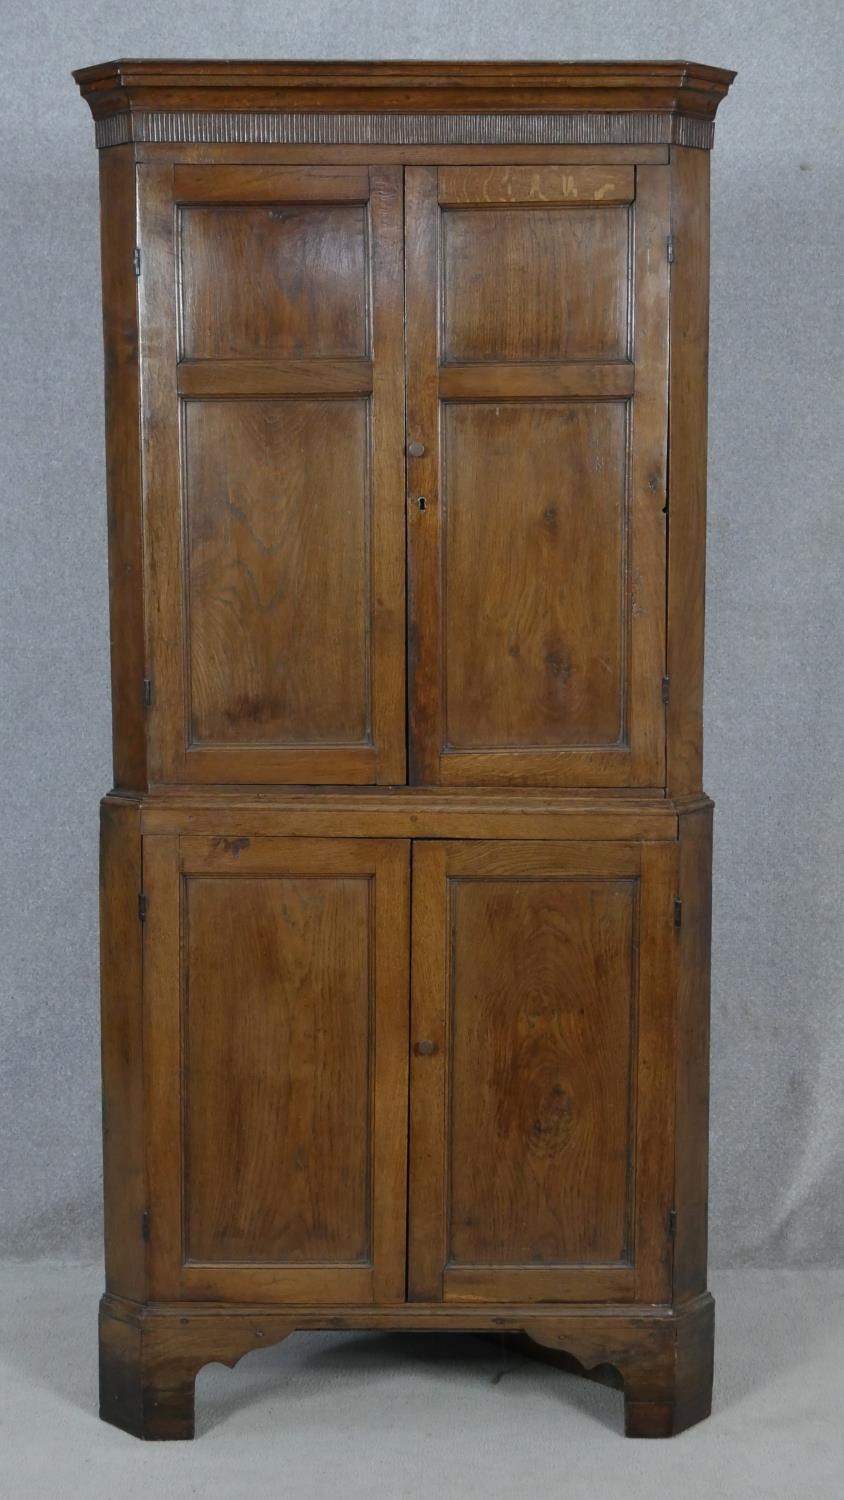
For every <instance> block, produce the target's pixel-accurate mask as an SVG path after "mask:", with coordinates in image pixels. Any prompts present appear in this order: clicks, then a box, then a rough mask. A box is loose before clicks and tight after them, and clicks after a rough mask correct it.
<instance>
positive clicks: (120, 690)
mask: <svg viewBox="0 0 844 1500" xmlns="http://www.w3.org/2000/svg"><path fill="white" fill-rule="evenodd" d="M134 156H135V153H134V148H133V147H132V146H120V147H118V148H116V149H115V150H114V151H106V152H103V154H102V156H101V157H100V215H101V230H100V236H101V255H102V280H103V343H104V354H105V446H106V486H107V493H108V575H109V610H110V620H111V698H112V741H113V753H114V782H115V786H118V787H120V788H121V789H124V790H126V791H143V790H144V789H145V787H146V785H147V759H146V727H145V722H144V686H143V684H144V677H145V675H146V672H145V667H144V580H143V520H142V505H141V459H140V426H139V421H140V418H139V401H140V391H139V384H138V307H137V280H136V277H135V270H134V256H135V243H136V221H135V160H134Z"/></svg>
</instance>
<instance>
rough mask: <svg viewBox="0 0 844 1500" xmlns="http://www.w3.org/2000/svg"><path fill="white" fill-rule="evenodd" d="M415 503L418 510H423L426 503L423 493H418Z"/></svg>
mask: <svg viewBox="0 0 844 1500" xmlns="http://www.w3.org/2000/svg"><path fill="white" fill-rule="evenodd" d="M416 504H417V505H418V506H419V509H420V510H424V509H425V507H426V505H427V504H428V501H427V499H426V497H425V496H424V495H420V496H419V499H418V500H417V502H416Z"/></svg>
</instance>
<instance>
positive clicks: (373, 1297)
mask: <svg viewBox="0 0 844 1500" xmlns="http://www.w3.org/2000/svg"><path fill="white" fill-rule="evenodd" d="M408 850H409V846H408V844H407V843H406V842H403V841H401V840H397V841H391V842H386V841H383V842H382V841H380V840H368V839H309V838H302V839H283V838H253V839H248V838H209V837H199V836H197V837H182V838H172V837H169V836H157V835H153V836H149V837H147V839H146V840H145V845H144V884H145V890H146V894H147V900H148V913H147V920H146V923H145V928H144V995H145V999H144V1017H145V1021H144V1025H145V1035H144V1051H145V1077H146V1090H147V1107H148V1118H149V1119H150V1121H151V1122H152V1127H151V1128H152V1139H151V1141H150V1146H149V1163H148V1173H149V1193H150V1200H149V1201H150V1244H149V1254H150V1280H151V1286H152V1292H151V1295H152V1296H153V1297H155V1298H168V1297H173V1298H176V1297H183V1298H198V1299H202V1300H210V1301H214V1300H221V1301H222V1300H225V1301H232V1302H302V1303H310V1304H321V1303H330V1302H341V1303H372V1302H379V1303H382V1302H397V1301H403V1300H404V1296H405V1204H406V1155H407V1009H408V998H407V997H408V982H407V965H408V865H409V857H408Z"/></svg>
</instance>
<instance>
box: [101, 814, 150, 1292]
mask: <svg viewBox="0 0 844 1500" xmlns="http://www.w3.org/2000/svg"><path fill="white" fill-rule="evenodd" d="M142 884H143V882H142V874H141V820H140V808H139V806H138V804H137V802H132V801H128V800H125V801H124V800H120V799H118V798H116V797H111V798H105V799H104V801H103V802H102V803H101V804H100V1047H101V1063H102V1080H103V1101H102V1124H103V1200H104V1210H105V1224H104V1236H105V1274H106V1288H107V1290H108V1291H109V1292H115V1293H117V1294H118V1295H119V1296H121V1297H130V1298H133V1299H134V1300H135V1301H137V1302H141V1301H143V1299H144V1297H145V1295H146V1246H145V1244H144V1232H143V1225H144V1221H143V1214H144V1212H145V1210H146V1208H147V1187H146V1142H147V1137H148V1131H149V1125H150V1122H149V1117H148V1115H147V1114H146V1112H145V1107H144V1047H143V991H142V966H143V955H142V951H141V927H140V923H139V922H138V895H139V893H140V891H141V889H142Z"/></svg>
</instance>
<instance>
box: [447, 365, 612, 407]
mask: <svg viewBox="0 0 844 1500" xmlns="http://www.w3.org/2000/svg"><path fill="white" fill-rule="evenodd" d="M634 383H635V368H634V366H633V365H632V364H630V363H629V362H628V361H627V360H606V361H603V362H602V363H598V364H595V363H593V362H591V361H587V360H577V361H572V362H571V363H569V364H559V363H556V362H554V361H546V362H545V363H543V364H512V365H493V364H483V365H481V364H474V365H472V364H470V365H442V366H441V367H440V372H439V381H438V391H439V397H440V400H441V401H461V400H462V401H473V400H474V401H495V400H498V401H500V400H510V401H520V400H524V399H526V398H530V397H538V398H548V399H553V398H554V397H565V396H574V397H577V398H578V399H580V400H586V399H588V398H589V397H590V396H592V397H607V396H609V397H611V396H632V395H633V389H634Z"/></svg>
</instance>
